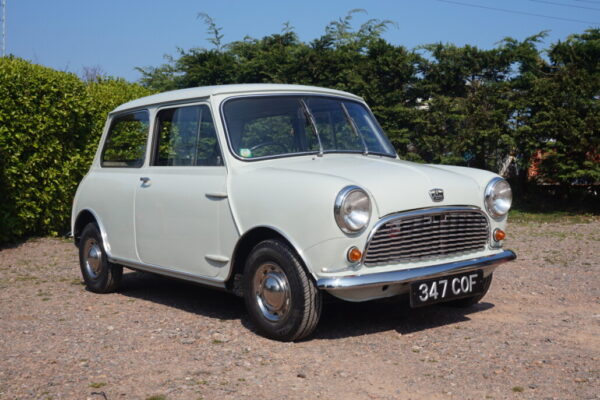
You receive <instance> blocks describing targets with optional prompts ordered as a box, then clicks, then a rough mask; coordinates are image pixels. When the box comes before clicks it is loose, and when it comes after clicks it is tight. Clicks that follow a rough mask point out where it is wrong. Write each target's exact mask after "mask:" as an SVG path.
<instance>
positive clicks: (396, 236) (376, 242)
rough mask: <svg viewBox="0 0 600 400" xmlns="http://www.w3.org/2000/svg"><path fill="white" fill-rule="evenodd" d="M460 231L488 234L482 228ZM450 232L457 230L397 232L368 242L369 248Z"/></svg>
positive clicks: (467, 234) (467, 233)
mask: <svg viewBox="0 0 600 400" xmlns="http://www.w3.org/2000/svg"><path fill="white" fill-rule="evenodd" d="M461 231H462V232H465V233H464V235H465V236H476V235H486V236H487V234H488V232H487V230H485V229H484V228H471V229H462V230H461ZM452 233H457V231H456V230H449V229H445V230H441V229H440V230H436V231H433V230H430V231H428V232H424V233H419V234H416V235H412V234H404V233H401V234H400V233H399V234H394V236H391V237H389V238H379V239H377V240H372V241H371V243H370V244H369V248H373V247H377V245H379V244H381V243H389V242H392V241H397V242H400V241H402V242H405V241H410V240H412V239H418V238H431V237H432V236H433V235H436V236H443V235H448V234H452Z"/></svg>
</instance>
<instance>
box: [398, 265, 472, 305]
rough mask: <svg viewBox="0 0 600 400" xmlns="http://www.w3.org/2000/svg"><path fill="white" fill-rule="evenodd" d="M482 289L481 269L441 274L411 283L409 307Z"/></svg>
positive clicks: (436, 301) (459, 296) (457, 296)
mask: <svg viewBox="0 0 600 400" xmlns="http://www.w3.org/2000/svg"><path fill="white" fill-rule="evenodd" d="M482 291H483V272H482V271H481V270H477V271H471V272H465V273H462V274H456V275H448V276H442V277H440V278H434V279H426V280H422V281H418V282H414V283H411V285H410V305H411V307H420V306H426V305H429V304H434V303H439V302H442V301H448V300H452V299H459V298H461V297H469V296H473V295H476V294H479V293H481V292H482Z"/></svg>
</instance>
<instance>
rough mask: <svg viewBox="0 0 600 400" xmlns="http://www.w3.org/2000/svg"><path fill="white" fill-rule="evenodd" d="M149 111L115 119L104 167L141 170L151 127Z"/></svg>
mask: <svg viewBox="0 0 600 400" xmlns="http://www.w3.org/2000/svg"><path fill="white" fill-rule="evenodd" d="M149 125H150V124H149V117H148V111H137V112H134V113H130V114H124V115H120V116H118V117H116V118H114V119H113V120H112V122H111V124H110V128H109V130H108V136H107V137H106V142H105V144H104V150H103V152H102V159H101V165H102V166H103V167H124V168H139V167H141V166H142V164H144V155H145V154H146V143H147V141H148V127H149Z"/></svg>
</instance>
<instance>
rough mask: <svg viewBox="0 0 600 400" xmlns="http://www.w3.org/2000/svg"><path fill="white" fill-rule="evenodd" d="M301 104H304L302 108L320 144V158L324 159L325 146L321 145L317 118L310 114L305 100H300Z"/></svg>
mask: <svg viewBox="0 0 600 400" xmlns="http://www.w3.org/2000/svg"><path fill="white" fill-rule="evenodd" d="M300 103H302V108H304V113H305V114H306V116H307V117H308V120H309V121H310V125H311V126H312V128H313V131H314V132H315V136H316V137H317V141H318V142H319V154H318V156H319V157H323V144H322V143H321V136H319V129H318V128H317V122H316V121H315V117H314V116H313V115H312V113H311V112H310V109H309V108H308V105H307V104H306V102H305V101H304V99H300Z"/></svg>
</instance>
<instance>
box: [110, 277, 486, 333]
mask: <svg viewBox="0 0 600 400" xmlns="http://www.w3.org/2000/svg"><path fill="white" fill-rule="evenodd" d="M119 293H120V294H121V295H123V296H126V297H131V298H136V299H141V300H147V301H151V302H154V303H157V304H162V305H165V306H168V307H173V308H177V309H179V310H182V311H186V312H190V313H194V314H198V315H202V316H205V317H209V318H215V319H223V320H231V319H239V320H240V321H241V323H242V325H243V326H244V327H245V328H247V329H248V330H251V331H253V332H255V327H254V326H253V324H252V323H251V322H250V320H249V319H248V317H247V314H246V310H245V307H244V302H243V300H242V299H240V298H238V297H236V296H234V295H232V294H230V293H227V292H224V291H220V290H217V289H211V288H206V287H203V286H199V285H195V284H193V283H189V282H184V281H179V280H176V279H171V278H166V277H162V276H160V275H155V274H151V273H145V272H135V271H132V272H129V273H126V274H124V275H123V284H122V286H121V290H120V291H119ZM493 307H494V305H493V304H491V303H485V302H482V303H479V304H476V305H474V306H472V307H469V308H454V307H446V306H443V305H434V306H430V307H423V308H416V309H413V308H410V305H409V301H408V297H407V296H401V297H399V298H393V299H389V300H380V301H370V302H365V303H350V302H344V301H340V300H336V299H333V298H331V297H328V298H327V301H326V303H325V304H324V305H323V313H322V315H321V320H320V322H319V325H318V326H317V329H316V331H315V333H314V334H312V335H311V336H309V337H308V338H307V339H306V340H308V341H310V340H312V339H326V340H327V339H339V338H345V337H353V336H362V335H369V334H373V333H378V332H385V331H391V330H395V331H397V332H398V333H400V334H403V335H405V334H409V333H413V332H419V331H423V330H427V329H432V328H436V327H439V326H444V325H451V324H455V323H458V322H464V321H468V320H469V319H470V318H469V317H468V316H469V315H470V314H473V313H478V312H482V311H486V310H489V309H491V308H493Z"/></svg>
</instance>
